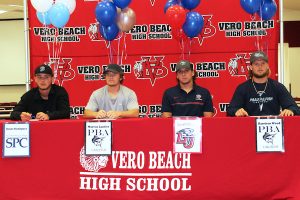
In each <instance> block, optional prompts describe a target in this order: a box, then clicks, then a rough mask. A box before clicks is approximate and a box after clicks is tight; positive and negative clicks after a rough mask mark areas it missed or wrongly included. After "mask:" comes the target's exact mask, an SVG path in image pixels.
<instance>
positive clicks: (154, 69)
mask: <svg viewBox="0 0 300 200" xmlns="http://www.w3.org/2000/svg"><path fill="white" fill-rule="evenodd" d="M151 57H152V56H141V58H142V59H141V60H140V61H136V64H135V65H134V74H135V76H136V78H137V79H149V80H150V83H151V85H152V86H154V84H155V81H156V79H160V78H164V77H166V76H167V74H168V69H167V68H166V67H165V66H164V64H163V59H164V56H154V60H151Z"/></svg>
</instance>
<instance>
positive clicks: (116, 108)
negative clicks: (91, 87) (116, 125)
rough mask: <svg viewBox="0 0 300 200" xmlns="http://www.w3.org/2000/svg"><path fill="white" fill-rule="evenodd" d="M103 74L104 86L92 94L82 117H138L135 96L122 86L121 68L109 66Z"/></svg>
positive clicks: (115, 65) (113, 65) (131, 91)
mask: <svg viewBox="0 0 300 200" xmlns="http://www.w3.org/2000/svg"><path fill="white" fill-rule="evenodd" d="M103 74H104V76H105V80H106V85H105V86H104V87H102V88H100V89H98V90H95V91H94V92H93V93H92V95H91V97H90V100H89V102H88V104H87V105H86V107H85V111H84V115H83V116H84V117H85V118H97V119H102V118H109V119H116V118H129V117H138V116H139V105H138V101H137V97H136V94H135V92H134V91H133V90H131V89H129V88H128V87H125V86H123V85H122V82H123V75H124V73H123V71H122V68H121V67H120V66H119V65H117V64H109V65H108V66H107V68H106V69H105V71H104V72H103Z"/></svg>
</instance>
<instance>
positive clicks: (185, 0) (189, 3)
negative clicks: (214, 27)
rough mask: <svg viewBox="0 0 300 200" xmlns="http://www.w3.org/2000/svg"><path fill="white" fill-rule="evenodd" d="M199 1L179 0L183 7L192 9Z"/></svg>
mask: <svg viewBox="0 0 300 200" xmlns="http://www.w3.org/2000/svg"><path fill="white" fill-rule="evenodd" d="M199 3H200V0H181V4H182V6H183V7H184V8H186V9H188V10H192V9H194V8H196V7H197V6H198V5H199Z"/></svg>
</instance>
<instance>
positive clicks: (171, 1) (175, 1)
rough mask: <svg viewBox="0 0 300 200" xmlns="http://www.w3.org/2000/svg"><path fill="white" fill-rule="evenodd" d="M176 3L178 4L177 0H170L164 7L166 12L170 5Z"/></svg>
mask: <svg viewBox="0 0 300 200" xmlns="http://www.w3.org/2000/svg"><path fill="white" fill-rule="evenodd" d="M176 4H178V1H177V0H168V1H167V3H166V4H165V7H164V13H166V12H167V10H168V8H169V7H171V6H174V5H176Z"/></svg>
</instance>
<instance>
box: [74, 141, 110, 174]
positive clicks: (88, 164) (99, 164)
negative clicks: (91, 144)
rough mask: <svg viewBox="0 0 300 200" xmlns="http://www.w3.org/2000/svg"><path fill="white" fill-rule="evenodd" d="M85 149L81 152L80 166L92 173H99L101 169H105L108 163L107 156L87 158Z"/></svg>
mask: <svg viewBox="0 0 300 200" xmlns="http://www.w3.org/2000/svg"><path fill="white" fill-rule="evenodd" d="M84 152H85V150H84V147H82V148H81V151H80V164H81V166H82V167H83V168H84V169H85V170H87V171H90V172H98V171H99V170H100V169H102V168H105V167H106V165H107V162H108V157H107V156H87V155H85V153H84Z"/></svg>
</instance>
